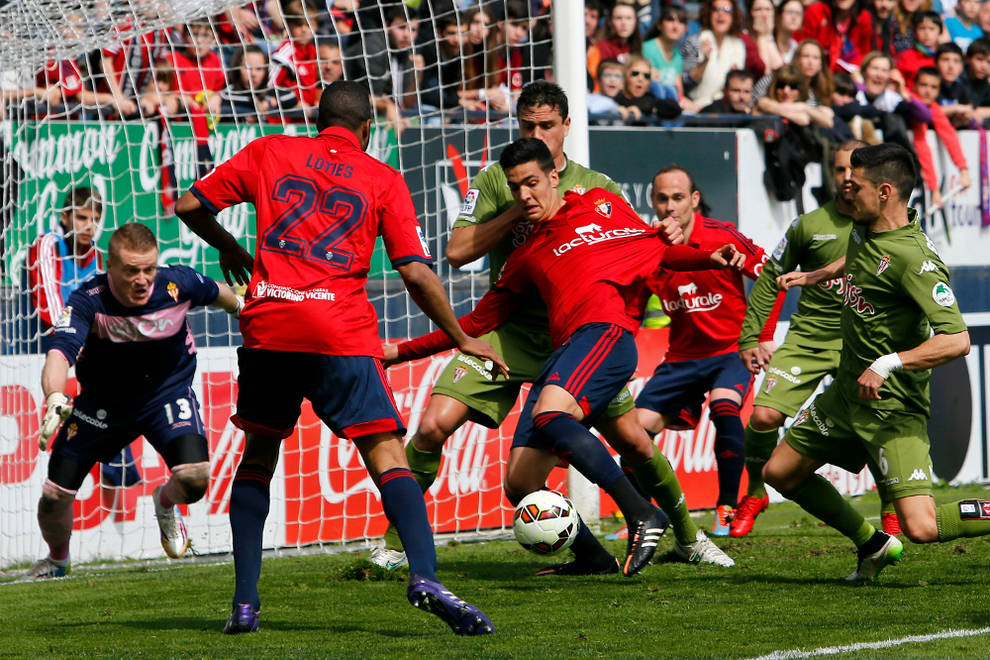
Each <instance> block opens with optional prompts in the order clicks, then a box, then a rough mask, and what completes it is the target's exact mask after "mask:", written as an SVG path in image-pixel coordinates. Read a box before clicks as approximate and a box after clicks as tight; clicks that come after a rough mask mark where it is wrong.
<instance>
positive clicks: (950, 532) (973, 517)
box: [935, 500, 990, 541]
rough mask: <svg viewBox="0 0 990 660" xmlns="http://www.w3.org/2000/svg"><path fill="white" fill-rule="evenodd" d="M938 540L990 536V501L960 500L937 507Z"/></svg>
mask: <svg viewBox="0 0 990 660" xmlns="http://www.w3.org/2000/svg"><path fill="white" fill-rule="evenodd" d="M935 522H936V523H937V524H938V540H939V541H951V540H952V539H958V538H960V537H973V536H985V535H986V534H990V500H959V501H958V502H949V503H947V504H940V505H938V506H936V507H935Z"/></svg>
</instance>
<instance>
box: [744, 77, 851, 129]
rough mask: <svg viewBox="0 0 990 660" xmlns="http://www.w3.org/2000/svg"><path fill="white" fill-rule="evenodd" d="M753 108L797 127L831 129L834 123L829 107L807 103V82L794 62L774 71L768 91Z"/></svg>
mask: <svg viewBox="0 0 990 660" xmlns="http://www.w3.org/2000/svg"><path fill="white" fill-rule="evenodd" d="M756 108H757V109H758V110H759V111H760V113H761V114H764V115H780V116H781V117H783V118H784V119H786V120H788V121H790V122H793V123H794V124H797V125H798V126H808V125H809V124H814V125H815V126H821V127H823V128H832V124H833V116H834V113H833V112H832V109H831V108H829V107H828V106H823V105H818V106H812V105H809V104H808V79H807V78H806V77H805V76H804V74H802V73H801V69H799V68H798V66H797V65H796V64H794V63H791V64H788V65H786V66H783V67H781V68H779V69H777V72H776V73H774V75H773V81H772V82H771V83H770V90H769V91H768V92H767V95H766V96H764V97H763V98H761V99H759V100H757V101H756Z"/></svg>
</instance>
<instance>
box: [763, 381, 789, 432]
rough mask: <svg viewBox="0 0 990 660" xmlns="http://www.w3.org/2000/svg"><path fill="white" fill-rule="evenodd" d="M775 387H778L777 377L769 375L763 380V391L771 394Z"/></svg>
mask: <svg viewBox="0 0 990 660" xmlns="http://www.w3.org/2000/svg"><path fill="white" fill-rule="evenodd" d="M775 387H777V377H776V376H767V379H766V380H765V381H764V382H763V393H764V394H770V392H771V391H773V388H775ZM795 423H797V422H795Z"/></svg>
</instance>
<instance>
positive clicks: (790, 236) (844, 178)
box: [729, 140, 897, 537]
mask: <svg viewBox="0 0 990 660" xmlns="http://www.w3.org/2000/svg"><path fill="white" fill-rule="evenodd" d="M865 146H867V145H866V143H865V142H860V141H859V140H851V141H849V142H845V143H843V144H842V145H841V146H840V147H839V149H838V150H837V151H836V153H835V165H834V168H833V171H832V174H833V178H834V179H835V189H836V191H837V196H836V198H835V199H834V200H832V201H830V202H828V203H827V204H825V205H824V206H822V207H821V208H820V209H817V210H815V211H812V212H811V213H806V214H804V215H802V216H800V217H798V218H797V219H796V220H795V221H794V222H793V223H791V226H790V227H788V229H787V233H785V234H784V238H783V239H781V241H780V243H779V244H778V245H777V247H776V249H775V250H774V251H773V254H772V255H771V256H770V258H769V259H768V260H767V263H766V264H764V266H763V270H762V271H761V272H760V276H759V278H757V280H756V284H754V285H753V290H752V291H751V292H750V294H749V302H748V304H747V308H746V318H745V320H744V321H743V325H742V331H741V332H740V335H739V357H740V358H741V359H742V362H743V364H744V365H745V366H746V368H748V369H749V370H750V371H751V372H753V373H754V374H758V373H759V372H760V370H761V369H765V370H766V377H765V378H764V379H763V382H762V384H761V386H760V389H759V391H758V392H757V393H756V398H755V400H754V401H753V414H752V416H751V417H750V418H749V424H747V425H746V433H745V455H746V472H747V474H748V476H749V486H748V489H747V493H746V497H745V498H743V500H742V502H740V503H739V507H738V508H737V509H736V514H735V517H734V518H733V521H732V527H731V529H730V530H729V534H730V535H731V536H735V537H741V536H746V535H747V534H749V532H750V531H751V530H752V529H753V523H754V521H755V520H756V516H757V515H759V514H760V513H761V512H762V511H764V510H766V508H767V505H768V504H769V498H768V497H767V494H766V489H765V488H764V487H763V466H764V465H765V464H766V462H767V459H768V458H770V452H772V451H773V448H774V447H775V446H777V437H778V432H777V430H778V429H779V428H780V427H781V426H782V425H783V423H784V420H785V419H786V418H787V417H794V416H795V415H796V414H797V412H798V410H800V409H801V406H803V405H804V404H805V402H806V401H807V400H808V398H809V397H810V396H811V395H812V394H813V393H814V392H815V390H816V389H817V388H818V385H819V383H821V381H822V379H823V378H825V376H828V375H835V369H836V367H837V366H838V365H839V349H840V348H841V347H842V337H841V336H840V334H839V316H840V312H841V310H842V280H841V279H835V280H830V281H827V282H822V283H820V284H819V285H818V286H814V287H809V288H807V289H805V290H804V291H803V292H802V294H801V300H800V302H799V303H798V309H797V312H796V313H795V314H793V315H792V316H791V325H790V329H789V330H788V332H787V339H786V340H785V341H784V343H783V344H782V345H781V346H780V347H779V348H778V347H777V346H776V344H774V342H772V341H769V342H762V343H761V342H760V340H759V335H760V332H761V331H762V329H763V326H764V325H765V324H766V321H767V317H769V315H770V310H771V309H772V308H773V306H774V304H775V303H776V301H777V295H778V291H777V283H776V280H777V277H778V276H779V275H781V274H783V273H787V272H790V271H792V270H797V269H798V267H800V268H801V269H802V270H804V271H812V270H817V269H819V268H823V267H825V266H826V265H828V264H830V263H832V262H833V261H835V260H836V259H839V258H841V257H843V256H844V255H845V253H846V245H847V244H848V242H849V231H850V229H852V225H853V223H852V217H851V214H852V198H853V194H852V179H851V173H852V168H851V166H850V164H849V157H850V155H851V154H852V152H853V150H854V149H858V148H859V147H865ZM891 511H893V509H891ZM890 515H893V513H891V514H890ZM896 520H897V518H896V516H895V517H894V521H895V522H896Z"/></svg>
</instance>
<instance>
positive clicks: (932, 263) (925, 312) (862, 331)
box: [835, 209, 966, 415]
mask: <svg viewBox="0 0 990 660" xmlns="http://www.w3.org/2000/svg"><path fill="white" fill-rule="evenodd" d="M909 213H910V215H909V218H910V222H909V223H908V224H907V225H905V226H904V227H900V228H898V229H892V230H890V231H883V232H871V231H869V230H868V229H867V228H866V227H862V226H856V227H854V228H853V230H852V232H851V233H850V238H849V249H848V251H847V252H846V268H845V277H844V282H843V287H842V289H843V291H842V292H843V301H844V303H845V304H844V306H843V308H842V356H841V357H840V359H839V369H838V372H837V373H836V376H835V386H838V387H840V388H841V390H842V391H843V392H845V393H846V396H847V397H848V398H849V399H850V400H852V401H855V402H857V403H859V404H862V405H865V406H870V407H872V408H881V409H902V410H904V409H906V410H909V411H915V412H920V413H922V414H924V415H928V410H929V405H930V398H929V393H928V380H929V377H930V376H931V369H925V370H922V371H906V370H900V371H895V372H893V373H891V374H890V377H889V378H888V379H887V380H886V381H885V382H884V384H883V386H882V387H881V388H880V392H879V394H880V396H881V397H882V398H881V400H880V401H864V400H863V399H860V398H859V397H858V396H857V394H856V392H857V391H858V388H859V386H858V384H857V383H856V381H857V380H858V379H859V377H860V375H861V374H862V373H863V371H865V370H866V369H867V368H868V367H869V366H870V365H871V364H872V363H873V361H874V360H876V359H877V358H878V357H880V356H881V355H887V354H888V353H896V352H901V351H906V350H909V349H912V348H914V347H916V346H918V345H919V344H921V343H922V342H924V341H925V340H926V339H928V338H929V337H930V336H931V334H932V332H933V331H934V333H935V334H956V333H958V332H963V331H964V330H966V324H965V323H964V322H963V318H962V314H961V313H960V312H959V305H958V303H957V302H956V297H955V295H954V294H953V293H952V289H951V288H950V287H949V271H948V269H947V268H946V267H945V264H943V263H942V260H941V259H940V258H939V256H938V254H937V253H936V252H935V246H934V245H933V244H932V242H931V240H930V239H929V238H928V237H927V236H925V233H924V232H923V231H922V230H921V226H920V224H919V223H918V221H917V212H916V211H914V210H913V209H911V210H910V211H909Z"/></svg>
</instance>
